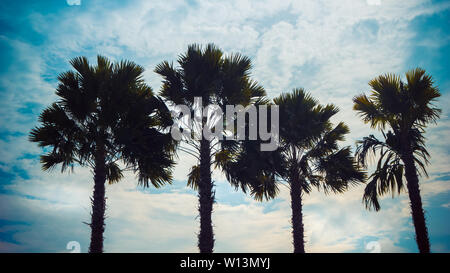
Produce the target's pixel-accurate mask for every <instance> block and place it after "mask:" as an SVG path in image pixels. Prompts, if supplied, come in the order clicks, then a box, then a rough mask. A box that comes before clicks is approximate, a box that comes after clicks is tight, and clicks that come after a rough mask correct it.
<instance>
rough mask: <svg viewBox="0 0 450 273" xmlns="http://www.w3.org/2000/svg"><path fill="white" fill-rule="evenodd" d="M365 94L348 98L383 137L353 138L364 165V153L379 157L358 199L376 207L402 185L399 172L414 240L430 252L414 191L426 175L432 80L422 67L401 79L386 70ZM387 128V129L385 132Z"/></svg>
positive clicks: (434, 115) (434, 111) (434, 92)
mask: <svg viewBox="0 0 450 273" xmlns="http://www.w3.org/2000/svg"><path fill="white" fill-rule="evenodd" d="M369 85H370V87H371V88H372V91H371V93H370V96H369V97H367V96H366V95H364V94H363V95H359V96H356V97H355V98H354V99H353V102H354V106H353V109H354V110H355V111H357V112H358V113H359V115H360V116H361V117H362V119H363V121H364V122H365V123H370V126H371V127H372V128H378V129H379V130H380V131H381V132H382V135H383V137H384V141H380V140H378V139H377V138H376V137H375V136H373V135H370V136H369V137H365V138H364V139H363V140H361V141H359V142H358V147H357V155H358V161H359V162H360V163H361V164H362V165H363V166H366V165H367V164H366V163H367V162H366V159H367V157H368V156H369V155H370V154H371V153H373V154H376V153H378V152H379V155H380V158H379V159H378V164H377V167H376V170H375V171H374V173H373V174H372V175H371V176H370V182H369V183H368V184H367V186H366V189H365V192H364V196H363V200H364V201H365V204H366V207H367V208H369V209H370V208H372V207H373V208H374V209H375V210H376V211H378V210H379V209H380V204H379V202H378V197H379V196H382V195H383V194H385V193H388V192H392V194H394V193H395V191H397V192H398V193H400V192H401V191H402V189H403V175H404V176H405V178H406V181H407V184H406V186H407V189H408V194H409V199H410V207H411V213H412V219H413V223H414V228H415V231H416V241H417V245H418V247H419V251H420V252H421V253H428V252H430V242H429V239H428V231H427V227H426V223H425V216H424V211H423V208H422V199H421V196H420V189H419V179H418V170H417V167H416V166H418V167H419V171H420V173H419V174H424V175H427V172H426V169H425V165H427V164H428V159H429V157H430V156H429V154H428V152H427V150H426V148H425V138H424V136H423V134H424V133H425V128H426V127H427V125H428V124H429V123H430V122H434V123H435V122H436V121H437V119H438V118H439V114H440V113H441V110H440V109H438V108H436V107H434V106H433V104H432V103H433V102H434V101H435V100H436V99H437V98H438V97H440V93H439V90H438V88H437V87H436V86H434V83H433V79H432V77H431V76H430V75H428V74H426V72H425V70H423V69H420V68H416V69H413V70H410V71H408V72H407V73H406V83H404V82H403V81H401V80H400V77H399V76H396V75H393V74H386V75H381V76H378V77H377V78H375V79H373V80H371V81H370V82H369ZM386 129H388V132H385V131H386Z"/></svg>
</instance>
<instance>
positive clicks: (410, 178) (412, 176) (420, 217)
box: [402, 141, 430, 253]
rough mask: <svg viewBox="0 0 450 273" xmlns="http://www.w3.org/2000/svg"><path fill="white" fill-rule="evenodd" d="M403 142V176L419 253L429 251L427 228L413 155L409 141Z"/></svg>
mask: <svg viewBox="0 0 450 273" xmlns="http://www.w3.org/2000/svg"><path fill="white" fill-rule="evenodd" d="M403 143H404V144H403V156H402V160H403V163H404V164H405V177H406V180H407V182H408V183H407V187H408V195H409V200H410V207H411V214H412V219H413V223H414V228H415V231H416V242H417V246H418V247H419V251H420V253H430V240H429V239H428V230H427V226H426V222H425V215H424V212H423V208H422V198H421V197H420V189H419V179H418V177H417V170H416V166H415V164H414V157H413V153H412V149H411V145H410V144H409V142H408V141H404V142H403Z"/></svg>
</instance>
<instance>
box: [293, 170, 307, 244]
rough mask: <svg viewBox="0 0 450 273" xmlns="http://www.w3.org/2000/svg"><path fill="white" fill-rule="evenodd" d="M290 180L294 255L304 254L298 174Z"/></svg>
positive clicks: (300, 190)
mask: <svg viewBox="0 0 450 273" xmlns="http://www.w3.org/2000/svg"><path fill="white" fill-rule="evenodd" d="M291 178H292V179H291V183H290V184H291V209H292V236H293V237H294V242H293V243H294V253H305V241H304V229H303V213H302V210H303V205H302V188H301V182H300V179H299V177H298V174H293V177H291Z"/></svg>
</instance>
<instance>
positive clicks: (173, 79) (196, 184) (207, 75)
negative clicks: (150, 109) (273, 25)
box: [155, 44, 265, 253]
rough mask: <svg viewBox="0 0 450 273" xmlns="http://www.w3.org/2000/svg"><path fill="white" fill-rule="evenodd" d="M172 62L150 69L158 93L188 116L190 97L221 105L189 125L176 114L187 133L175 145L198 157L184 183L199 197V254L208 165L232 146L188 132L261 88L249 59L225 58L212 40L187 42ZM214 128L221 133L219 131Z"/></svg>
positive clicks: (204, 236) (210, 195)
mask: <svg viewBox="0 0 450 273" xmlns="http://www.w3.org/2000/svg"><path fill="white" fill-rule="evenodd" d="M178 64H179V67H177V68H176V67H174V66H173V64H169V63H168V62H167V61H165V62H162V63H161V64H159V65H158V66H157V67H156V68H155V72H156V73H158V74H160V75H161V76H162V77H163V78H164V83H163V87H162V90H161V93H160V94H161V96H162V97H164V98H165V99H167V100H168V101H170V102H172V103H173V104H176V105H185V106H187V107H188V108H189V111H190V113H191V115H192V116H194V115H195V113H196V112H197V111H199V110H200V109H199V106H198V105H197V103H196V100H195V98H201V100H202V104H203V105H209V104H214V105H217V106H219V107H220V109H221V113H217V114H213V115H210V116H209V117H208V118H206V117H205V116H203V115H202V116H201V117H200V118H199V119H197V120H195V119H194V120H193V121H192V120H191V121H190V122H191V123H189V124H186V122H185V120H184V121H183V117H182V116H177V118H176V120H178V121H177V124H178V123H179V125H180V127H181V130H183V129H184V130H185V132H186V131H189V136H188V137H183V138H182V143H183V144H181V145H179V146H178V149H179V150H181V151H184V152H186V153H188V154H190V155H192V156H194V157H195V158H196V159H197V160H198V161H199V164H197V165H195V166H193V167H192V169H191V172H190V173H189V175H188V177H189V178H188V185H189V186H192V187H193V188H195V189H197V190H198V196H199V209H198V210H199V216H200V232H199V234H198V248H199V250H200V252H201V253H211V252H212V251H213V248H214V234H213V226H212V221H211V215H212V210H213V203H214V184H213V182H212V180H211V166H212V165H213V164H214V163H216V161H215V160H214V159H213V158H216V157H217V156H218V155H219V153H222V154H223V153H224V150H225V149H226V147H228V146H229V147H232V146H233V145H232V144H230V143H232V142H233V141H232V140H223V141H222V140H220V137H218V138H213V139H208V138H205V137H200V139H195V138H194V139H193V138H192V137H191V136H193V135H195V134H202V128H205V127H207V128H210V129H211V130H212V128H215V126H216V125H218V124H217V122H218V121H217V120H216V119H217V118H218V119H219V120H221V118H223V115H222V113H225V109H226V105H237V104H240V105H243V106H246V105H249V104H251V103H252V102H253V101H254V100H256V98H258V97H261V96H264V95H265V91H264V89H263V88H262V87H260V86H259V85H258V84H257V83H256V82H254V81H251V80H250V77H249V71H250V68H251V62H250V59H249V58H247V57H245V56H242V55H240V54H231V55H229V56H227V57H225V56H224V55H223V53H222V51H221V50H220V49H218V48H217V47H216V46H214V45H213V44H208V45H207V46H206V47H205V48H204V49H203V48H202V47H201V46H200V45H195V44H194V45H190V46H189V47H188V50H187V52H186V53H185V54H183V55H181V56H180V57H179V58H178ZM205 112H206V111H205ZM178 117H179V118H178ZM230 122H231V121H230ZM220 125H223V124H220ZM216 133H218V134H219V135H220V136H223V133H224V132H223V131H220V132H216ZM183 145H184V146H183ZM229 151H231V150H229Z"/></svg>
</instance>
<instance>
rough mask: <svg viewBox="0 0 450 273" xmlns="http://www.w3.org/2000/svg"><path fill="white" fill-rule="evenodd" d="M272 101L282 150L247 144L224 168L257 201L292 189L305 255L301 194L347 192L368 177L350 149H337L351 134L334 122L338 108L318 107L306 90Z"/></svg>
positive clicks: (297, 246) (296, 231) (297, 248)
mask: <svg viewBox="0 0 450 273" xmlns="http://www.w3.org/2000/svg"><path fill="white" fill-rule="evenodd" d="M273 101H274V103H275V104H277V105H278V106H279V111H280V112H279V130H280V132H279V134H280V135H279V137H280V141H279V146H278V149H277V150H276V151H273V152H261V151H259V149H258V148H259V145H257V142H249V141H248V142H244V143H243V145H242V146H241V149H240V151H239V152H236V153H235V156H234V158H232V159H231V160H229V162H228V163H225V164H224V165H223V166H224V169H225V172H226V174H227V177H229V179H231V180H232V181H233V184H235V185H236V186H240V187H241V188H243V190H249V191H250V192H251V194H252V195H253V196H254V197H255V198H256V199H257V200H263V199H270V198H274V197H275V196H276V194H277V193H278V190H279V188H278V185H279V184H283V185H285V186H287V187H288V188H289V189H290V196H291V209H292V219H291V221H292V235H293V245H294V252H295V253H304V252H305V243H304V228H303V213H302V210H303V204H302V198H303V194H304V193H306V194H308V193H310V192H311V191H312V189H313V188H314V187H316V188H317V189H319V190H320V189H323V190H324V192H325V193H329V192H333V193H343V192H344V191H345V190H347V189H348V187H349V186H350V185H352V184H358V183H360V182H363V181H364V178H365V173H364V172H362V171H361V170H360V169H359V167H358V166H357V164H356V162H355V160H354V158H353V156H352V155H351V151H350V148H349V147H344V148H339V146H338V142H339V141H343V140H344V136H345V135H346V134H347V133H348V132H349V130H348V127H347V126H346V125H345V124H344V123H343V122H340V123H339V124H338V125H337V126H335V127H333V125H332V123H331V122H330V118H331V117H332V116H334V115H335V114H336V113H337V112H338V109H337V108H336V106H334V105H333V104H328V105H326V106H323V105H320V104H318V102H317V100H315V99H314V98H313V97H311V96H310V95H309V94H308V93H307V92H305V91H304V90H303V89H294V90H293V92H292V93H285V94H281V95H280V96H279V97H277V98H275V99H274V100H273ZM284 182H286V183H284Z"/></svg>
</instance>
